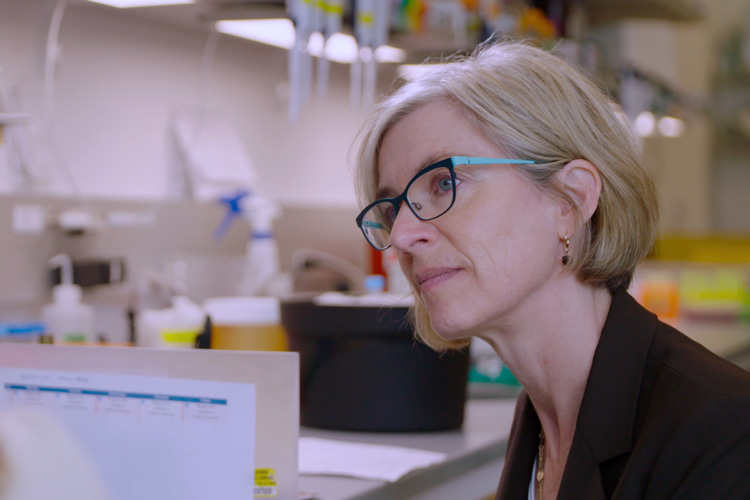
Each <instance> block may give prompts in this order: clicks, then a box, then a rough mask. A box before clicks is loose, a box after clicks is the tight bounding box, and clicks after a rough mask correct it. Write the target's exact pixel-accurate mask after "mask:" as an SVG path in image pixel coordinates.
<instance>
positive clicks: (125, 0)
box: [89, 0, 195, 9]
mask: <svg viewBox="0 0 750 500" xmlns="http://www.w3.org/2000/svg"><path fill="white" fill-rule="evenodd" d="M89 2H94V3H100V4H104V5H109V6H110V7H117V8H118V9H129V8H131V7H156V6H159V5H184V4H190V3H195V0H89Z"/></svg>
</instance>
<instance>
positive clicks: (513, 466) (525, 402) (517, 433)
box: [495, 391, 541, 500]
mask: <svg viewBox="0 0 750 500" xmlns="http://www.w3.org/2000/svg"><path fill="white" fill-rule="evenodd" d="M540 429H541V425H540V424H539V418H538V417H537V415H536V412H535V411H534V407H533V406H532V405H531V400H530V399H529V396H528V395H527V394H526V392H525V391H522V392H521V395H520V396H519V397H518V402H517V403H516V413H515V416H514V418H513V426H512V427H511V429H510V437H509V438H508V451H507V453H506V454H505V465H504V466H503V475H502V477H501V478H500V486H499V487H498V489H497V496H496V497H495V500H517V499H518V500H521V499H522V500H525V499H526V498H527V497H528V494H529V482H530V481H531V469H532V467H534V457H535V456H536V450H537V449H538V446H539V431H540Z"/></svg>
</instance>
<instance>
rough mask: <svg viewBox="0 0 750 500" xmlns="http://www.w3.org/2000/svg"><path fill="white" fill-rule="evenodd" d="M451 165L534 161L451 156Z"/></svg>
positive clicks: (527, 161) (528, 161) (529, 161)
mask: <svg viewBox="0 0 750 500" xmlns="http://www.w3.org/2000/svg"><path fill="white" fill-rule="evenodd" d="M451 161H452V162H453V165H454V166H456V165H492V164H495V163H536V162H535V161H534V160H515V159H508V158H477V157H475V156H451Z"/></svg>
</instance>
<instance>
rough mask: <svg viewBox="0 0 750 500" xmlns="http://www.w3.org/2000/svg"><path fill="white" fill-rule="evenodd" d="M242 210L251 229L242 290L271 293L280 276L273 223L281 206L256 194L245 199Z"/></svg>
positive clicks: (254, 292) (260, 293)
mask: <svg viewBox="0 0 750 500" xmlns="http://www.w3.org/2000/svg"><path fill="white" fill-rule="evenodd" d="M243 214H244V216H245V217H246V218H247V219H248V221H249V222H250V227H251V232H250V238H249V239H248V242H247V252H246V253H245V259H246V260H245V275H244V277H243V280H242V283H241V285H240V294H242V295H268V292H269V289H270V287H271V285H272V282H273V280H274V279H275V278H277V277H278V276H279V249H278V247H277V246H276V239H275V238H274V236H273V224H272V223H273V220H274V219H275V218H277V217H278V215H279V207H278V205H277V204H276V203H274V202H273V201H271V200H269V199H268V198H263V197H261V196H255V195H254V196H250V197H248V198H246V199H245V200H244V204H243Z"/></svg>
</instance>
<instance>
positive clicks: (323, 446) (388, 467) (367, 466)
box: [299, 437, 445, 482]
mask: <svg viewBox="0 0 750 500" xmlns="http://www.w3.org/2000/svg"><path fill="white" fill-rule="evenodd" d="M444 460H445V453H438V452H434V451H424V450H415V449H412V448H402V447H399V446H383V445H375V444H364V443H352V442H347V441H335V440H331V439H321V438H312V437H303V438H300V443H299V472H300V474H313V475H315V474H318V475H337V476H352V477H359V478H364V479H374V480H378V481H388V482H394V481H397V480H398V479H399V478H401V477H403V476H404V475H406V474H407V473H408V472H411V471H413V470H416V469H421V468H424V467H429V466H430V465H434V464H437V463H440V462H442V461H444Z"/></svg>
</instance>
